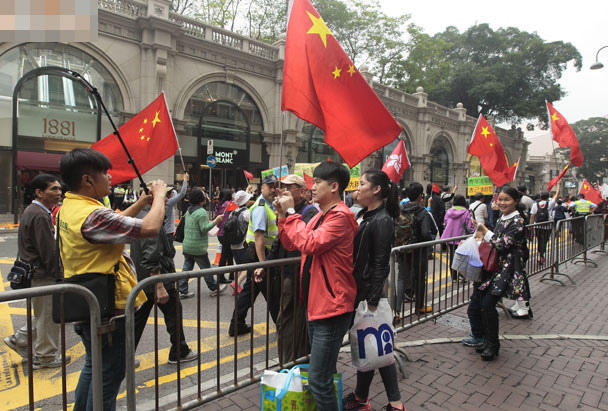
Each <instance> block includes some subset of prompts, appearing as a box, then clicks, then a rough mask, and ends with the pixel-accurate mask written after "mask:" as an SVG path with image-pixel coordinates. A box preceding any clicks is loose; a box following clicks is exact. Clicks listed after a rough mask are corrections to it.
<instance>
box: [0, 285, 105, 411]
mask: <svg viewBox="0 0 608 411" xmlns="http://www.w3.org/2000/svg"><path fill="white" fill-rule="evenodd" d="M66 292H70V293H77V294H80V295H81V296H82V297H83V298H84V299H85V301H86V302H87V304H88V306H89V320H90V327H91V367H92V375H91V386H92V393H93V411H102V409H103V399H102V388H101V387H102V380H101V334H99V333H98V332H97V330H98V329H99V328H100V326H101V317H100V310H99V303H98V301H97V298H96V297H95V295H94V294H93V293H92V292H91V291H90V290H88V289H87V288H85V287H82V286H80V285H75V284H56V285H47V286H41V287H33V288H26V289H22V290H11V291H5V292H1V293H0V303H8V302H11V301H19V300H22V299H24V298H25V300H26V321H27V340H28V348H27V352H28V356H27V360H26V361H27V379H28V396H29V398H28V402H29V409H30V410H31V411H33V410H34V408H35V401H34V372H33V367H32V365H33V361H32V360H33V352H32V347H33V342H32V297H44V296H47V295H54V294H60V295H61V297H60V300H59V301H60V310H61V311H60V312H61V314H60V318H61V323H60V327H61V331H60V339H61V358H62V364H61V397H62V408H63V409H64V410H67V409H68V400H67V389H66V385H67V383H66V375H67V374H66V364H65V351H66V347H65V322H64V316H63V313H64V309H63V294H64V293H66ZM24 365H25V364H24Z"/></svg>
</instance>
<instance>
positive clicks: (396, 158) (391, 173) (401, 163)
mask: <svg viewBox="0 0 608 411" xmlns="http://www.w3.org/2000/svg"><path fill="white" fill-rule="evenodd" d="M409 166H410V159H409V158H408V156H407V150H406V149H405V143H404V142H403V140H399V143H397V147H395V149H394V150H393V152H392V153H391V155H390V156H388V159H387V160H386V163H385V164H384V166H383V167H382V171H384V172H385V173H386V175H387V176H388V178H390V179H391V181H392V182H393V183H397V182H399V180H401V176H402V175H403V173H404V172H405V170H406V169H408V168H409Z"/></svg>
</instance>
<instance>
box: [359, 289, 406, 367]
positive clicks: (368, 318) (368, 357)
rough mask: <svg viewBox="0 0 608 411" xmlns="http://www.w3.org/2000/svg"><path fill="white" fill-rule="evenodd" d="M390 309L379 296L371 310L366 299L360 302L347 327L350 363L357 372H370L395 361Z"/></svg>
mask: <svg viewBox="0 0 608 411" xmlns="http://www.w3.org/2000/svg"><path fill="white" fill-rule="evenodd" d="M392 319H393V312H392V310H391V307H390V305H389V304H388V300H387V299H386V298H381V299H380V302H379V303H378V307H376V311H370V310H369V309H368V307H367V301H361V302H360V303H359V307H357V311H356V312H355V321H354V323H353V326H352V328H351V329H350V353H351V357H352V360H353V366H355V368H357V370H359V371H371V370H375V369H377V368H382V367H386V366H387V365H390V364H392V363H394V362H395V354H394V353H393V347H394V346H395V330H394V329H393V326H392Z"/></svg>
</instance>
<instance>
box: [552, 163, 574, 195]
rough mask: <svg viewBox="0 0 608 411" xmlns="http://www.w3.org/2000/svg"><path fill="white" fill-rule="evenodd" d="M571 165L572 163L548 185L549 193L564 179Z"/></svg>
mask: <svg viewBox="0 0 608 411" xmlns="http://www.w3.org/2000/svg"><path fill="white" fill-rule="evenodd" d="M571 165H572V164H571V163H568V164H567V165H566V167H564V169H563V170H562V171H561V172H560V173H559V174H558V175H557V176H555V177H553V178H552V179H551V181H549V183H547V191H551V189H552V188H553V187H554V186H555V185H556V184H557V182H558V181H559V180H561V179H562V177H563V176H564V174H566V171H568V169H569V168H570V166H571Z"/></svg>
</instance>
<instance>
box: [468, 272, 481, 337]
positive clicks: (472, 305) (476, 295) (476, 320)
mask: <svg viewBox="0 0 608 411" xmlns="http://www.w3.org/2000/svg"><path fill="white" fill-rule="evenodd" d="M479 286H480V283H473V294H471V301H470V302H469V307H468V308H467V316H468V317H469V324H470V325H471V334H472V335H473V337H475V338H482V337H483V336H484V331H483V321H482V319H481V299H482V298H483V291H481V290H480V289H479Z"/></svg>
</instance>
